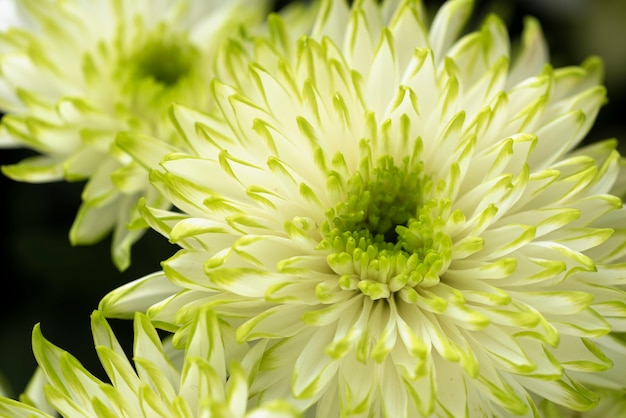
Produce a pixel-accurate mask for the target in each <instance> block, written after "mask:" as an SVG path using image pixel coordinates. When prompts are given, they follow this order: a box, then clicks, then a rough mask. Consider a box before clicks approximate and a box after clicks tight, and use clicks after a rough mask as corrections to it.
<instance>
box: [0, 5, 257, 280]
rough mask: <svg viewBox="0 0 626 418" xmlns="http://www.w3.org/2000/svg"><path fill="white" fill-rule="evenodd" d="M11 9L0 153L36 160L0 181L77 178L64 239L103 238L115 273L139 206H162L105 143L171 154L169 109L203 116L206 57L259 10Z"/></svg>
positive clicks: (140, 171)
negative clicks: (130, 142)
mask: <svg viewBox="0 0 626 418" xmlns="http://www.w3.org/2000/svg"><path fill="white" fill-rule="evenodd" d="M13 3H14V4H15V5H16V7H17V10H18V12H21V15H22V16H23V19H22V20H23V21H22V25H21V26H17V27H10V28H9V29H8V30H6V31H5V32H3V34H2V36H1V37H0V52H1V54H2V55H1V69H2V72H1V74H2V76H1V77H0V109H2V111H4V112H5V113H7V116H5V117H4V119H3V123H2V125H1V126H0V145H4V146H27V147H29V148H32V149H33V150H35V151H37V152H39V153H40V154H42V155H38V156H35V157H31V158H27V159H24V160H22V161H21V162H20V163H18V164H15V165H9V166H5V167H4V168H3V172H4V174H6V175H7V176H9V177H11V178H13V179H16V180H21V181H27V182H48V181H55V180H60V179H65V180H68V181H77V180H85V179H86V180H88V182H87V185H86V186H85V188H84V190H83V194H82V201H83V202H82V205H81V207H80V209H79V211H78V214H77V216H76V220H75V222H74V224H73V226H72V228H71V231H70V240H71V242H72V243H73V244H92V243H94V242H97V241H99V240H101V239H102V238H103V237H104V236H106V235H107V234H109V233H110V232H111V231H113V243H112V255H113V261H114V262H115V264H116V265H117V266H118V268H120V269H122V270H123V269H125V268H127V267H128V265H129V263H130V247H131V245H132V244H133V243H134V242H135V241H136V240H137V239H138V238H139V237H140V236H141V234H142V231H143V229H142V228H143V227H144V226H145V224H143V222H141V220H140V218H139V216H138V214H137V213H136V210H135V209H136V208H135V205H136V202H137V200H138V198H139V197H141V196H143V197H145V198H146V199H148V201H150V202H151V203H152V204H154V205H156V206H161V207H165V206H167V204H168V203H167V202H165V201H164V200H163V199H162V198H161V197H160V196H159V195H158V193H156V191H155V190H154V189H153V188H151V187H150V186H149V183H148V180H147V177H146V172H145V169H144V168H143V167H141V166H139V165H138V164H136V163H135V162H133V161H132V160H131V159H130V158H129V157H128V156H127V155H125V153H124V152H123V151H121V150H120V149H119V148H118V147H117V146H116V145H115V142H114V139H115V136H116V134H117V133H118V132H120V131H124V130H131V131H135V132H144V133H150V134H152V135H155V136H156V137H158V138H159V141H158V142H157V143H155V144H152V145H151V147H152V149H153V152H155V153H158V152H159V151H162V152H168V151H172V150H174V149H175V148H174V145H175V144H176V136H175V135H174V133H173V130H172V129H171V128H170V127H169V124H168V123H167V110H168V108H169V105H170V104H171V103H172V102H174V101H175V102H179V103H186V104H188V105H191V106H199V107H202V108H204V109H208V108H210V103H209V99H208V97H207V94H206V88H205V86H206V85H207V84H208V82H209V81H210V80H211V78H212V76H213V72H212V58H213V54H214V52H215V50H216V49H217V47H218V45H219V44H220V42H222V41H223V40H224V39H225V37H227V36H229V35H230V34H232V33H234V32H235V30H236V29H237V28H238V25H239V24H242V23H246V24H248V23H249V24H252V23H257V21H258V20H260V18H261V17H262V13H263V12H264V11H265V2H263V1H261V2H255V3H254V6H251V5H250V4H246V5H245V6H242V2H240V1H234V2H226V3H225V2H219V1H196V0H190V1H186V0H184V1H181V0H179V1H175V2H171V1H137V2H133V3H132V4H131V3H127V2H121V3H119V2H114V1H86V2H81V1H70V2H62V1H55V0H45V1H28V0H23V1H15V2H13ZM131 224H132V226H130V227H129V225H131ZM129 228H130V229H129Z"/></svg>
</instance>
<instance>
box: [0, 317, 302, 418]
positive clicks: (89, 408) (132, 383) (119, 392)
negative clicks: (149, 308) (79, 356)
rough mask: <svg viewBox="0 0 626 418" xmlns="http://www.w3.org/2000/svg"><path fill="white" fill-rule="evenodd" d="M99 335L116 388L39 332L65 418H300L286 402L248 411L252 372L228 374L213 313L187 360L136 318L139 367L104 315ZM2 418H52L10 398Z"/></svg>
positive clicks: (38, 353)
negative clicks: (124, 349)
mask: <svg viewBox="0 0 626 418" xmlns="http://www.w3.org/2000/svg"><path fill="white" fill-rule="evenodd" d="M92 330H93V336H94V342H95V345H96V350H97V352H98V356H99V358H100V361H101V362H102V366H103V367H104V370H105V371H106V373H107V375H108V377H109V379H111V383H110V384H109V383H105V382H102V381H101V380H99V379H98V378H96V377H94V376H93V375H92V374H90V373H89V372H88V371H87V370H85V369H84V368H83V366H82V365H81V364H80V363H79V362H78V360H76V359H75V358H74V357H73V356H72V355H71V354H69V353H67V352H66V351H63V350H61V349H60V348H58V347H56V346H54V345H52V344H51V343H50V342H48V341H47V340H46V339H45V338H44V337H43V336H42V334H41V331H40V330H39V326H37V327H35V330H34V332H33V349H34V352H35V357H36V358H37V362H38V363H39V365H40V367H41V368H42V370H43V373H44V375H45V378H46V379H47V382H49V383H48V385H46V386H45V387H44V392H45V396H46V399H47V401H48V402H49V403H50V404H51V405H52V406H53V407H54V408H55V409H56V411H58V412H59V413H60V414H61V415H62V416H64V417H76V416H84V417H164V418H165V417H167V418H170V417H224V418H226V417H228V418H231V417H232V418H235V417H244V416H245V417H268V416H272V417H294V416H297V413H296V411H295V409H294V408H293V407H291V406H290V405H289V404H287V403H286V402H282V401H274V402H271V403H267V404H265V405H263V406H261V407H259V408H253V409H251V410H247V406H246V404H247V402H246V400H247V393H248V382H247V376H246V373H245V372H244V369H243V368H242V366H241V365H239V363H237V362H231V363H230V366H229V369H228V371H227V368H226V360H225V358H226V355H225V352H224V350H225V347H224V346H223V345H222V344H223V342H222V338H224V337H225V336H224V335H223V334H221V332H220V325H219V322H218V319H217V317H216V316H215V314H213V313H211V312H209V311H206V310H203V311H202V312H199V313H198V315H197V316H196V317H195V320H194V321H193V323H192V324H191V326H190V327H189V329H187V331H188V332H189V338H188V340H187V344H186V348H185V351H184V355H183V354H182V353H181V352H177V350H175V349H173V348H172V347H171V346H168V345H167V344H164V343H162V342H161V341H160V339H159V336H158V334H157V332H156V330H155V329H154V327H153V326H152V324H151V323H150V320H149V319H148V318H147V317H146V316H144V315H142V314H137V315H136V316H135V344H134V350H133V362H134V367H133V364H131V363H130V362H129V361H128V359H127V357H126V355H125V354H124V351H123V349H122V348H121V346H120V344H119V343H118V341H117V339H116V337H115V335H114V334H113V332H112V330H111V328H110V326H109V325H108V324H107V322H106V321H105V320H104V318H103V317H102V315H101V313H100V312H97V311H96V312H94V314H93V315H92ZM231 348H232V347H231ZM229 355H232V352H230V353H229ZM0 415H2V416H11V417H18V416H31V417H50V415H48V414H46V413H45V412H43V411H41V410H39V409H37V408H36V407H34V406H32V405H29V404H28V403H23V402H18V401H14V400H11V399H7V398H0Z"/></svg>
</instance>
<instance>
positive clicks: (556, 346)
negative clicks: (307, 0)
mask: <svg viewBox="0 0 626 418" xmlns="http://www.w3.org/2000/svg"><path fill="white" fill-rule="evenodd" d="M471 7H472V2H471V1H467V0H453V1H449V2H447V3H446V4H445V5H444V6H443V7H442V8H441V9H440V11H439V12H438V13H437V15H436V16H435V18H434V20H433V23H432V25H431V26H430V29H428V27H427V23H426V22H427V21H428V20H427V18H426V17H425V16H424V13H423V11H422V8H421V6H420V2H419V1H412V0H404V1H384V2H382V3H381V4H378V3H377V2H374V1H370V0H363V1H357V2H355V3H354V5H353V7H352V8H351V9H350V8H348V6H347V5H346V3H345V2H343V1H339V0H338V1H333V0H329V1H325V2H323V4H322V6H321V10H320V12H319V15H318V20H317V23H316V25H315V27H314V28H313V30H312V32H311V34H310V36H305V37H303V38H300V39H299V40H298V41H297V43H293V42H291V41H290V39H292V38H293V37H292V36H291V35H289V34H288V33H289V30H288V27H289V23H288V22H283V21H282V20H281V19H280V18H279V17H273V18H270V34H271V35H270V36H269V38H268V39H256V40H255V42H254V43H253V44H252V45H245V44H238V43H237V42H234V41H233V42H231V43H230V44H229V46H228V48H226V49H225V51H224V53H223V54H222V55H220V58H219V61H218V63H219V65H218V67H219V68H220V69H222V70H223V72H224V75H223V76H222V74H220V77H221V78H222V79H226V80H228V82H229V84H226V83H223V82H220V81H216V82H214V83H213V85H212V92H213V95H214V99H215V101H216V102H217V104H218V106H219V109H220V111H221V115H222V117H213V116H209V115H205V114H204V113H202V112H201V111H198V110H194V109H191V108H189V107H185V106H175V107H174V108H173V110H172V115H173V120H174V123H175V124H176V126H177V127H178V130H179V133H180V135H181V136H182V137H183V138H184V140H185V141H186V142H187V148H188V149H191V150H193V153H192V154H183V153H176V154H171V155H169V156H168V157H166V158H165V159H164V160H163V161H162V162H161V167H160V168H159V169H157V170H155V171H153V172H152V174H151V180H152V183H153V184H154V185H155V186H156V187H157V188H158V189H159V190H160V191H161V192H162V193H163V194H164V195H165V196H167V197H168V199H170V200H171V202H172V203H173V204H174V205H175V206H176V207H177V208H178V209H179V211H176V212H173V211H167V210H161V209H159V208H153V207H150V205H149V203H148V204H147V205H146V206H144V207H143V209H142V212H143V214H144V216H145V218H146V220H147V221H148V223H149V224H150V225H151V226H152V227H153V228H155V229H156V230H158V231H160V232H161V233H162V234H164V235H165V236H167V237H168V238H169V239H170V241H171V242H174V243H177V244H178V245H180V246H181V247H182V248H183V249H182V250H180V251H179V252H178V253H177V254H176V255H175V256H174V257H172V258H171V259H169V260H167V261H166V262H164V263H163V267H164V273H157V274H155V275H151V276H148V277H146V278H144V279H140V280H138V281H136V282H133V283H131V284H129V285H127V286H124V287H122V288H119V289H117V290H115V291H113V292H112V293H110V294H109V295H108V296H107V297H106V298H105V299H104V300H103V301H102V303H101V306H100V308H101V309H102V310H103V311H104V313H105V314H106V315H110V316H121V317H124V316H128V312H132V311H134V310H143V309H148V308H149V309H148V315H149V316H150V317H151V318H152V319H153V320H155V321H156V323H157V324H159V326H162V327H164V328H166V329H169V330H172V331H175V330H176V329H177V327H179V326H181V325H185V324H187V323H188V322H189V321H190V320H192V319H193V318H194V316H195V315H196V312H197V310H198V309H199V308H201V307H206V306H210V307H211V308H212V309H215V311H216V313H217V314H218V315H219V316H220V318H223V319H224V320H225V321H227V322H229V323H230V324H231V325H232V326H234V327H236V328H237V332H236V336H237V338H238V340H239V341H240V342H248V341H256V345H255V349H258V350H263V351H264V355H263V357H262V359H260V361H259V362H258V363H257V364H256V367H257V372H256V374H255V376H256V377H255V380H254V382H253V384H252V386H251V391H252V395H253V396H254V397H256V398H257V399H260V400H264V399H274V398H286V397H292V398H293V400H292V401H293V402H295V403H297V405H298V406H299V407H300V408H301V409H302V410H305V409H306V408H309V407H311V408H314V409H315V413H316V414H317V416H319V417H326V416H337V415H338V414H340V415H342V416H346V415H354V416H390V417H416V416H509V415H520V416H536V414H538V406H537V402H536V401H535V399H539V400H540V399H542V398H545V399H547V400H550V401H552V402H554V403H556V404H558V405H562V406H564V407H566V408H568V409H571V410H577V411H580V410H587V409H590V408H592V407H593V406H594V405H595V404H596V403H597V402H598V395H597V393H595V392H593V391H591V390H589V389H588V388H586V387H585V386H584V385H583V384H582V382H584V381H586V380H588V379H590V378H589V377H588V376H593V375H594V374H598V375H600V374H602V373H603V372H605V371H607V370H610V369H611V367H612V361H611V359H610V358H609V357H607V355H605V353H604V352H603V351H602V345H601V344H600V340H601V338H602V337H603V336H605V335H607V334H608V333H609V332H611V331H612V330H615V331H624V330H625V329H626V328H625V326H626V322H625V319H624V318H626V298H625V294H624V292H623V291H622V290H621V289H620V286H621V285H623V284H624V277H625V276H624V274H623V273H624V265H623V264H616V263H617V262H618V261H621V260H623V259H624V254H625V253H626V248H625V246H624V245H623V242H624V239H623V233H622V232H621V231H624V230H625V226H626V216H625V214H624V211H623V210H622V209H621V200H620V199H619V198H618V197H615V196H614V195H612V194H611V191H612V188H613V185H614V183H615V180H616V177H617V174H618V171H619V162H620V157H619V155H618V153H617V151H616V150H615V146H616V143H615V141H605V142H601V143H598V144H595V145H592V146H589V147H586V148H583V149H579V150H576V151H573V149H574V148H575V147H576V145H577V144H578V143H579V142H580V141H581V139H582V138H583V137H584V136H585V134H586V133H587V132H588V130H589V128H590V127H591V125H592V123H593V121H594V120H595V117H596V115H597V112H598V110H599V108H600V106H601V105H602V104H603V102H604V101H605V89H604V88H603V87H602V86H600V85H599V83H600V81H601V75H602V68H601V64H600V63H599V62H598V60H597V59H593V58H592V59H589V60H587V61H585V62H584V63H583V64H582V65H581V66H580V67H567V68H562V69H553V68H552V67H551V66H550V65H548V64H547V63H546V49H545V46H544V41H543V37H542V34H541V31H540V28H539V26H538V24H537V23H536V22H535V21H534V20H532V19H529V20H527V21H526V26H525V30H524V33H523V35H522V45H521V48H520V51H519V53H518V54H517V55H516V56H515V57H514V58H511V54H510V48H509V40H508V36H507V34H506V30H505V28H504V25H503V24H502V22H501V21H500V20H499V19H498V18H497V17H494V16H490V17H488V18H487V19H486V20H485V22H484V23H483V25H482V26H481V28H480V30H478V31H476V32H472V33H469V34H467V35H465V36H462V37H461V38H458V34H459V32H460V31H461V29H462V27H463V25H464V23H465V21H466V20H467V18H468V16H469V15H470V12H471ZM146 141H150V139H149V138H146V137H143V136H137V135H132V134H130V135H126V136H124V137H123V138H122V139H121V141H120V146H121V147H123V148H124V150H126V151H127V152H128V153H129V154H130V155H132V156H133V157H134V158H135V159H137V160H138V161H147V160H149V159H150V158H151V156H150V155H149V154H147V153H146V151H145V150H146V149H148V148H147V147H146V146H145V143H146ZM181 288H182V290H181ZM596 342H598V343H596ZM602 376H604V377H605V378H610V376H611V375H606V374H602Z"/></svg>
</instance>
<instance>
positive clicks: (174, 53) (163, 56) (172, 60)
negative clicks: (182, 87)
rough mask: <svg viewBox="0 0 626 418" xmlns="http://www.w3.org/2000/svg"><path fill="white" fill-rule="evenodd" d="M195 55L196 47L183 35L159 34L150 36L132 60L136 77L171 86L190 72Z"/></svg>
mask: <svg viewBox="0 0 626 418" xmlns="http://www.w3.org/2000/svg"><path fill="white" fill-rule="evenodd" d="M196 56H197V51H196V49H195V48H194V47H193V45H191V44H190V43H189V42H188V41H187V39H186V38H185V37H184V36H182V35H175V34H168V35H167V36H166V35H165V34H161V35H160V36H153V37H151V38H150V39H149V40H148V41H147V42H146V43H145V44H144V45H143V47H142V48H141V49H139V50H138V51H137V52H136V53H135V55H134V57H133V58H132V61H133V62H135V71H136V73H135V74H136V76H137V77H139V78H142V79H152V80H154V81H155V82H157V83H159V84H162V85H163V86H165V87H171V86H174V85H175V84H177V83H178V82H179V81H180V80H181V79H183V78H184V77H186V76H187V75H188V74H189V73H190V71H191V68H192V66H193V63H194V60H195V59H196Z"/></svg>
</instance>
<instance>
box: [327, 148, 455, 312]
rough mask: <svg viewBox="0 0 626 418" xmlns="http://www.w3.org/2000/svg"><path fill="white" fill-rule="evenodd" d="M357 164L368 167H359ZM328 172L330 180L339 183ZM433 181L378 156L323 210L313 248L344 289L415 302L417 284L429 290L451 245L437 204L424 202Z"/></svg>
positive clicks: (406, 164) (405, 163)
mask: <svg viewBox="0 0 626 418" xmlns="http://www.w3.org/2000/svg"><path fill="white" fill-rule="evenodd" d="M362 166H367V165H366V164H362ZM337 177H338V176H337V173H332V175H331V179H332V180H329V181H332V182H336V181H340V180H338V179H337ZM431 186H432V182H430V181H429V179H428V178H427V177H425V176H424V174H423V167H422V163H421V162H419V161H416V162H413V161H411V160H410V159H409V158H408V157H406V158H404V159H403V160H402V162H401V164H400V166H399V167H398V166H396V165H395V164H394V161H393V158H392V157H389V156H386V157H381V158H379V160H378V163H377V165H376V166H375V167H373V168H372V169H371V170H370V172H366V173H365V174H362V173H361V171H359V172H357V173H355V174H353V176H352V177H351V178H350V179H348V181H347V183H346V185H345V188H346V196H345V200H344V201H341V202H339V203H338V204H337V205H336V206H335V207H334V208H331V209H330V210H328V211H327V213H326V217H327V220H326V221H325V222H324V223H323V224H322V226H321V231H322V236H323V239H322V241H321V242H320V244H319V246H318V249H319V250H322V251H330V252H331V254H329V255H328V256H327V261H328V265H329V266H330V267H331V268H332V270H333V271H334V272H335V273H337V274H338V275H339V280H338V283H339V286H340V287H341V288H342V289H344V290H355V289H359V290H360V291H361V292H362V293H363V294H365V295H367V296H369V297H370V298H372V299H373V300H376V299H382V298H388V297H390V296H392V295H393V296H394V297H395V293H396V292H399V293H398V295H397V296H399V297H401V298H402V299H403V300H405V301H407V302H408V301H411V300H412V301H413V302H415V298H416V297H417V293H416V290H415V287H416V286H418V285H419V286H424V287H429V286H433V285H435V284H436V283H437V282H438V281H439V275H440V273H441V272H442V271H444V270H445V268H447V266H448V264H449V263H450V255H451V249H452V244H451V240H450V237H448V236H447V235H446V234H445V232H444V231H443V227H444V226H445V222H444V221H443V219H441V215H440V214H438V213H437V212H438V211H437V209H438V208H437V207H438V206H439V205H438V204H437V201H436V200H429V201H426V202H425V201H424V196H425V195H427V194H426V192H427V190H425V189H427V188H429V187H431Z"/></svg>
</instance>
